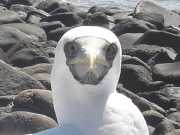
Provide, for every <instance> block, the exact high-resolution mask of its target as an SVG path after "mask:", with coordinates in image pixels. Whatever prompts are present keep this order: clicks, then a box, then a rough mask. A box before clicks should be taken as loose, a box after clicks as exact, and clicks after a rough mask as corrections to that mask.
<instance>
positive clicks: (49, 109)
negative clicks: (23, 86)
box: [13, 89, 56, 120]
mask: <svg viewBox="0 0 180 135" xmlns="http://www.w3.org/2000/svg"><path fill="white" fill-rule="evenodd" d="M13 103H14V106H13V110H15V111H19V110H20V111H30V112H34V113H40V114H44V115H46V116H49V117H51V118H53V119H55V120H56V115H55V112H54V106H53V100H52V95H51V91H48V90H38V89H30V90H25V91H22V92H21V93H19V94H18V95H17V96H16V98H15V99H14V102H13Z"/></svg>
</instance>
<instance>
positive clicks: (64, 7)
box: [50, 3, 77, 15]
mask: <svg viewBox="0 0 180 135" xmlns="http://www.w3.org/2000/svg"><path fill="white" fill-rule="evenodd" d="M66 12H77V11H76V7H74V6H73V5H72V4H70V3H59V4H58V7H57V8H55V9H53V10H52V11H51V12H50V14H51V15H52V14H56V13H66Z"/></svg>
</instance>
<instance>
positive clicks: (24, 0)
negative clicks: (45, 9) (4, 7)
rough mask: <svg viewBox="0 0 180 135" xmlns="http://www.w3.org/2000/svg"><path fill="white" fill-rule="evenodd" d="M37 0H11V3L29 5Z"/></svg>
mask: <svg viewBox="0 0 180 135" xmlns="http://www.w3.org/2000/svg"><path fill="white" fill-rule="evenodd" d="M35 1H36V0H9V1H8V2H9V4H10V5H12V4H22V5H28V6H31V5H33V3H34V2H35Z"/></svg>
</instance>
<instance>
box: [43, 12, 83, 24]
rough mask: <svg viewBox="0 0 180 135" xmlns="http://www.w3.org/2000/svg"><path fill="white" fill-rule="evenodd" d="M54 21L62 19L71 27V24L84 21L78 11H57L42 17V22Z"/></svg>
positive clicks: (61, 20)
mask: <svg viewBox="0 0 180 135" xmlns="http://www.w3.org/2000/svg"><path fill="white" fill-rule="evenodd" d="M52 21H60V22H62V23H63V24H64V25H65V26H67V27H71V26H75V25H79V24H80V23H81V22H82V19H81V17H79V16H78V15H77V14H76V13H56V14H53V15H51V16H48V17H44V18H42V19H41V22H52Z"/></svg>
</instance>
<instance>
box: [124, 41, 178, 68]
mask: <svg viewBox="0 0 180 135" xmlns="http://www.w3.org/2000/svg"><path fill="white" fill-rule="evenodd" d="M123 54H125V55H130V56H133V57H138V58H139V59H141V60H143V61H144V62H146V63H148V64H150V65H153V64H158V63H167V62H173V61H174V60H175V58H176V55H177V54H176V53H175V52H174V51H171V50H169V49H166V48H165V47H160V46H157V45H147V44H138V45H136V46H133V47H131V48H127V49H123Z"/></svg>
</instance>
